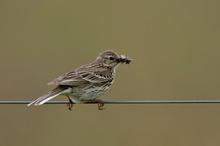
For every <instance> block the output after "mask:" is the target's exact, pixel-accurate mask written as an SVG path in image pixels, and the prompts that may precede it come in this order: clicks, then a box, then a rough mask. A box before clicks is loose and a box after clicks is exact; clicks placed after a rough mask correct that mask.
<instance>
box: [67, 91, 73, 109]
mask: <svg viewBox="0 0 220 146" xmlns="http://www.w3.org/2000/svg"><path fill="white" fill-rule="evenodd" d="M67 98H68V100H69V103H68V104H67V106H68V107H69V110H70V111H71V110H72V108H73V104H74V103H73V101H72V100H71V98H70V97H69V96H68V95H67Z"/></svg>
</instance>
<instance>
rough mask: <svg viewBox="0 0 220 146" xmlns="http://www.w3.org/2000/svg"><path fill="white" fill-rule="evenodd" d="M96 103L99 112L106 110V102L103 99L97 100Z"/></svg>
mask: <svg viewBox="0 0 220 146" xmlns="http://www.w3.org/2000/svg"><path fill="white" fill-rule="evenodd" d="M94 102H97V105H98V110H104V109H106V108H104V102H103V101H102V100H101V99H95V100H94Z"/></svg>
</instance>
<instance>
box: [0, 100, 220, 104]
mask: <svg viewBox="0 0 220 146" xmlns="http://www.w3.org/2000/svg"><path fill="white" fill-rule="evenodd" d="M31 102H32V101H0V104H29V103H31ZM68 103H69V102H68V101H48V102H46V103H44V104H68ZM96 103H97V102H87V103H80V104H96ZM103 103H104V104H214V103H215V104H216V103H220V100H149V101H148V100H144V101H103Z"/></svg>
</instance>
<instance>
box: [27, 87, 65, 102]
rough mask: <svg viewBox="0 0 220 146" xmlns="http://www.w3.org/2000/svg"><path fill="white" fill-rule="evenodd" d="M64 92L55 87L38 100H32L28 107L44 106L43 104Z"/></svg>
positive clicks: (62, 89)
mask: <svg viewBox="0 0 220 146" xmlns="http://www.w3.org/2000/svg"><path fill="white" fill-rule="evenodd" d="M64 90H66V89H64V88H62V87H60V86H58V87H56V88H55V89H53V90H52V91H50V92H48V93H46V94H44V95H42V96H41V97H39V98H38V99H36V100H34V101H33V102H31V103H29V104H28V106H30V105H32V104H34V105H35V106H36V105H42V104H44V103H45V102H47V101H49V100H51V99H53V98H54V97H56V96H58V95H60V94H62V93H63V91H64Z"/></svg>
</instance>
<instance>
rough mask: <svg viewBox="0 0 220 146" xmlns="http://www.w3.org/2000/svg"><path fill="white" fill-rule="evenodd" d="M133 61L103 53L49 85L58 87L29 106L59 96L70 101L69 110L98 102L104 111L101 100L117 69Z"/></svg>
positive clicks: (108, 52)
mask: <svg viewBox="0 0 220 146" xmlns="http://www.w3.org/2000/svg"><path fill="white" fill-rule="evenodd" d="M130 62H131V59H129V58H127V57H126V56H125V55H121V56H119V55H117V54H116V53H115V52H113V51H110V50H107V51H104V52H102V53H101V54H100V55H99V56H98V57H97V59H96V60H95V61H94V62H92V63H90V64H86V65H84V66H81V67H79V68H77V69H75V70H73V71H71V72H68V73H66V74H64V75H62V76H60V77H59V78H57V79H55V80H54V81H52V82H50V83H48V85H57V87H56V88H55V89H53V90H52V91H50V92H49V93H47V94H45V95H43V96H41V97H39V98H38V99H36V100H35V101H33V102H31V103H30V104H28V106H30V105H32V104H34V105H42V104H44V103H45V102H47V101H49V100H51V99H53V98H54V97H56V96H58V95H66V96H67V97H68V99H69V102H70V103H69V104H68V105H69V109H71V108H72V105H73V103H84V102H90V101H97V102H98V107H99V109H100V110H101V109H103V104H102V103H101V102H102V101H101V100H100V99H97V98H98V97H100V96H101V95H103V94H104V93H105V92H106V91H107V90H108V89H109V86H110V85H111V84H112V83H113V81H114V78H115V69H116V68H117V67H118V66H119V64H121V63H125V64H129V63H130Z"/></svg>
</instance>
